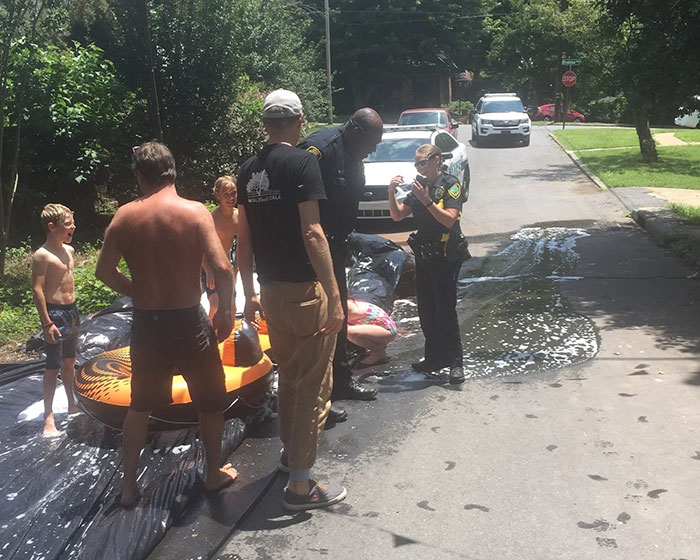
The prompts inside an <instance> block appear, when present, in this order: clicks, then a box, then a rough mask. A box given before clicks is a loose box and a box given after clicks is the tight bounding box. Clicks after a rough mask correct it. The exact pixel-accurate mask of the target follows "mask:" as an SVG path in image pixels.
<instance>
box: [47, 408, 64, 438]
mask: <svg viewBox="0 0 700 560" xmlns="http://www.w3.org/2000/svg"><path fill="white" fill-rule="evenodd" d="M60 433H61V432H59V431H58V429H57V428H56V423H55V422H54V419H53V412H52V413H51V414H48V415H47V416H46V417H45V418H44V437H56V436H57V435H59V434H60Z"/></svg>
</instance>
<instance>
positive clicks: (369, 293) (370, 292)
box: [348, 233, 413, 313]
mask: <svg viewBox="0 0 700 560" xmlns="http://www.w3.org/2000/svg"><path fill="white" fill-rule="evenodd" d="M348 249H349V251H350V255H351V259H352V263H351V267H350V269H349V271H348V295H349V296H350V297H352V298H354V299H358V300H362V301H367V302H369V303H373V304H374V305H378V306H379V307H381V308H382V309H384V311H386V312H387V313H391V308H392V306H393V303H394V297H395V291H396V287H397V286H398V284H399V282H400V280H401V276H402V274H403V272H404V269H405V267H406V263H407V261H408V260H409V259H412V258H413V257H412V256H411V255H409V254H408V253H406V252H404V251H403V249H401V247H400V246H399V245H397V244H396V243H394V242H392V241H389V240H388V239H386V238H385V237H382V236H381V235H370V234H365V233H352V234H350V236H349V237H348Z"/></svg>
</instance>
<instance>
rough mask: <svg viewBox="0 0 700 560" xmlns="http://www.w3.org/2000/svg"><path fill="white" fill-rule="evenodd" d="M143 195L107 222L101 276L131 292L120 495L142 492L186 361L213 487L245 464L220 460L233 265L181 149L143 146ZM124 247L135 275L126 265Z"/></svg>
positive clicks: (208, 486) (127, 501) (130, 502)
mask: <svg viewBox="0 0 700 560" xmlns="http://www.w3.org/2000/svg"><path fill="white" fill-rule="evenodd" d="M134 167H135V171H136V181H137V183H138V185H139V188H140V189H141V192H142V193H143V196H142V197H141V198H138V199H136V200H135V201H133V202H130V203H128V204H125V205H124V206H122V207H121V208H120V209H119V210H118V211H117V213H116V214H115V215H114V218H113V219H112V222H111V224H110V225H109V227H108V228H107V232H106V234H105V241H104V245H103V247H102V251H101V253H100V257H99V259H98V261H97V269H96V276H97V277H98V278H99V279H100V280H102V281H103V282H104V283H105V284H107V285H108V286H109V287H111V288H112V289H114V290H116V291H118V292H120V293H122V294H125V295H127V296H129V297H131V300H132V301H133V304H134V320H133V324H132V327H131V367H132V377H131V405H130V407H129V412H128V413H127V415H126V419H125V420H124V428H123V436H122V444H123V447H124V482H123V486H122V493H121V504H122V506H123V507H126V508H130V507H133V506H135V505H136V504H137V503H138V501H139V499H140V495H139V491H138V486H137V469H138V461H139V455H140V453H141V450H142V449H143V447H144V445H145V443H146V436H147V433H148V417H149V415H150V412H151V411H152V410H153V409H155V408H162V407H163V406H167V405H168V404H170V403H171V402H172V395H171V391H172V376H173V371H174V369H175V368H177V369H178V370H179V371H180V372H181V373H182V375H183V377H184V378H185V380H186V381H187V386H188V389H189V391H190V394H191V395H192V401H193V402H194V403H195V405H196V406H197V407H198V408H199V411H200V413H199V425H200V434H201V437H202V442H203V444H204V452H205V456H206V461H207V467H206V478H205V481H204V489H205V492H207V493H215V492H218V491H219V490H221V489H223V488H224V487H226V486H228V485H229V484H231V483H232V482H233V481H234V480H235V478H236V476H237V475H238V473H237V472H236V470H235V469H234V468H233V467H232V466H231V465H230V464H226V465H225V466H224V467H222V468H219V463H220V460H221V438H222V435H223V428H224V414H223V410H224V408H225V406H226V396H225V394H226V388H225V383H224V372H223V367H222V365H221V359H220V357H219V350H218V347H217V339H218V340H219V341H220V342H221V341H223V340H225V339H226V338H227V337H228V335H229V334H230V332H231V328H232V318H231V292H232V288H231V287H232V274H231V266H230V264H229V262H228V259H227V258H226V255H225V254H224V251H223V249H222V248H221V243H220V241H219V239H218V237H217V235H216V230H215V229H214V221H213V219H212V217H211V214H210V213H209V212H208V211H207V209H206V208H205V207H204V206H203V205H202V204H200V203H199V202H194V201H191V200H186V199H184V198H181V197H180V196H178V194H177V191H176V190H175V179H176V176H177V175H176V171H175V159H174V158H173V155H172V154H171V153H170V150H169V149H168V148H167V147H165V146H164V145H163V144H160V143H158V142H146V143H144V144H141V146H139V147H138V148H136V149H135V150H134ZM122 257H124V260H125V261H126V264H127V266H128V267H129V271H130V272H131V279H129V278H127V277H126V276H125V275H124V274H122V273H121V272H120V271H119V269H118V268H117V265H118V264H119V260H120V259H121V258H122ZM203 258H206V259H207V261H208V262H209V264H210V265H211V267H212V270H213V272H214V278H215V281H216V285H217V286H218V287H219V301H220V302H221V305H220V306H219V309H218V310H217V312H216V314H215V315H214V318H213V328H212V324H211V323H210V321H209V319H208V318H207V316H206V314H205V313H204V310H203V309H202V308H201V306H200V305H199V300H200V283H199V282H200V281H199V275H200V268H201V265H202V259H203Z"/></svg>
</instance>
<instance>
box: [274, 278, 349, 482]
mask: <svg viewBox="0 0 700 560" xmlns="http://www.w3.org/2000/svg"><path fill="white" fill-rule="evenodd" d="M260 302H261V304H262V307H263V311H264V312H265V319H266V321H267V328H268V332H269V335H270V345H271V346H272V353H273V354H274V356H275V359H276V360H277V364H278V366H279V388H278V390H277V414H278V418H279V425H280V435H281V438H282V443H284V448H285V450H286V452H287V453H288V456H289V458H288V464H289V468H290V469H292V470H302V469H310V468H311V467H312V466H313V464H314V462H315V461H316V451H317V449H318V439H319V437H320V435H321V432H322V431H323V426H324V424H325V423H326V418H327V416H328V410H329V409H330V395H331V389H332V385H333V377H332V370H333V367H332V366H333V361H332V360H333V352H334V350H335V340H336V337H335V336H324V335H322V334H320V333H319V329H320V328H321V326H323V324H324V323H325V322H326V319H327V316H328V306H327V297H326V294H325V292H324V291H323V288H322V287H321V284H320V283H319V282H273V283H269V284H264V285H262V286H260Z"/></svg>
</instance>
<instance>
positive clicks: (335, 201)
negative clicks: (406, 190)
mask: <svg viewBox="0 0 700 560" xmlns="http://www.w3.org/2000/svg"><path fill="white" fill-rule="evenodd" d="M344 130H345V127H344V126H338V127H333V128H322V129H321V130H317V131H316V132H314V133H312V134H310V135H309V136H307V137H306V138H304V139H303V140H302V141H301V142H299V144H298V146H297V147H299V148H301V149H303V150H306V151H307V152H309V153H312V154H314V156H316V157H317V158H318V163H319V166H320V168H321V176H322V177H323V184H324V186H325V188H326V196H327V198H328V200H325V201H323V202H320V203H319V207H320V209H321V224H322V225H323V230H324V231H325V232H326V234H327V235H328V236H334V237H338V238H345V237H347V236H348V234H349V233H350V232H351V231H352V230H353V229H354V228H355V221H356V219H357V209H358V206H359V202H360V197H361V196H362V193H363V192H364V188H365V171H364V164H363V163H362V161H361V160H359V159H357V158H356V157H353V156H352V154H350V153H349V152H348V150H347V148H346V146H345V144H344V143H343V131H344Z"/></svg>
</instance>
